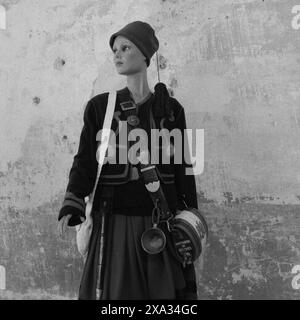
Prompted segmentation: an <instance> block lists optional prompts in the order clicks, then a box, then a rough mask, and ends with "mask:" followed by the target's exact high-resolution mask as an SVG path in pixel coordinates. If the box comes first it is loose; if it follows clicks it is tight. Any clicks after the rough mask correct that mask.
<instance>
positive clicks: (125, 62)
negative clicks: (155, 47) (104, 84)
mask: <svg viewBox="0 0 300 320" xmlns="http://www.w3.org/2000/svg"><path fill="white" fill-rule="evenodd" d="M112 50H113V53H114V63H115V66H116V68H117V72H118V73H119V74H123V75H129V74H134V73H137V72H141V71H143V70H144V69H146V68H147V64H146V60H145V59H146V58H145V56H144V55H143V54H142V52H141V51H140V50H139V48H138V47H137V46H136V45H135V44H134V43H133V42H131V41H130V40H129V39H127V38H125V37H123V36H117V37H116V39H115V41H114V44H113V49H112Z"/></svg>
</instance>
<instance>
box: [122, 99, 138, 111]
mask: <svg viewBox="0 0 300 320" xmlns="http://www.w3.org/2000/svg"><path fill="white" fill-rule="evenodd" d="M120 105H121V109H122V111H129V110H133V109H136V105H135V104H134V103H133V101H131V100H129V101H125V102H121V103H120Z"/></svg>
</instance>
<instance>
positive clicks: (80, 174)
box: [58, 87, 198, 226]
mask: <svg viewBox="0 0 300 320" xmlns="http://www.w3.org/2000/svg"><path fill="white" fill-rule="evenodd" d="M151 99H152V100H153V99H154V95H152V96H151V97H150V99H149V101H148V102H149V103H148V106H147V110H146V111H147V112H146V113H145V112H144V115H145V117H146V119H144V128H145V130H146V131H147V133H148V138H149V139H148V142H149V150H150V149H151V147H150V144H151V138H150V130H151V129H153V128H156V129H163V128H165V129H168V130H169V131H171V130H172V129H175V128H177V129H179V130H180V131H181V132H182V137H184V136H185V134H184V129H186V120H185V112H184V108H183V107H182V106H181V104H180V103H179V102H178V101H177V100H176V99H175V98H173V97H170V98H169V99H170V100H169V103H170V105H171V110H172V113H171V115H169V116H164V117H160V118H157V117H155V116H153V112H152V105H151V102H152V100H151ZM129 100H132V98H131V95H130V91H129V90H128V88H127V87H125V88H124V89H121V90H119V91H117V100H116V104H115V110H114V117H113V121H112V130H113V131H114V132H115V133H116V136H117V135H118V132H120V127H119V123H120V121H126V118H125V116H124V113H123V112H122V108H121V103H122V102H126V101H129ZM107 102H108V92H106V93H102V94H98V95H96V96H95V97H93V98H92V99H90V100H89V101H88V103H87V105H86V108H85V111H84V116H83V121H84V125H83V128H82V131H81V135H80V141H79V147H78V152H77V154H76V155H75V156H74V160H73V164H72V167H71V170H70V172H69V182H68V185H67V190H66V194H65V198H64V202H63V205H62V208H61V209H60V212H59V217H58V219H60V218H61V217H63V216H64V215H67V214H71V215H72V217H71V219H70V221H69V225H70V226H74V225H77V224H79V223H81V221H80V219H79V217H80V216H82V217H85V201H84V198H85V197H86V196H88V195H89V194H90V193H91V192H92V190H93V187H94V184H95V179H96V174H97V167H98V162H97V158H96V151H97V146H98V142H97V140H96V136H97V133H98V132H99V130H100V129H101V128H102V126H103V122H104V116H105V112H106V107H107ZM145 120H146V121H145ZM120 146H121V145H120V144H119V143H117V155H118V154H119V152H120V149H119V148H120ZM158 147H159V149H160V150H161V151H162V152H163V151H164V147H163V146H158ZM183 148H184V139H182V150H183ZM128 149H129V147H128ZM175 152H176V151H175ZM133 167H134V166H133V165H132V164H130V163H129V162H127V163H123V164H118V163H116V164H111V163H106V164H104V165H103V167H102V171H101V176H100V179H99V183H98V187H97V189H96V193H95V197H94V204H93V209H97V206H99V202H98V201H97V199H100V197H101V190H102V189H101V187H102V186H105V185H114V186H116V187H117V186H120V185H124V186H127V185H129V183H130V181H132V179H133V176H132V172H133ZM156 167H157V174H158V176H159V178H160V181H161V186H162V188H163V191H164V193H165V195H166V198H167V200H168V203H169V205H170V206H171V207H172V208H175V207H182V202H181V199H182V197H184V199H185V202H186V204H187V205H188V206H191V207H194V208H198V204H197V195H196V184H195V177H194V176H193V175H186V172H185V169H186V168H187V167H191V165H189V164H188V163H186V162H185V159H184V156H183V155H182V163H181V164H176V163H174V161H172V159H171V161H170V164H163V163H158V164H156ZM129 196H133V197H134V195H129Z"/></svg>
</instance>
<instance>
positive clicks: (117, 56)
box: [115, 50, 121, 58]
mask: <svg viewBox="0 0 300 320" xmlns="http://www.w3.org/2000/svg"><path fill="white" fill-rule="evenodd" d="M120 52H121V51H120V50H116V51H115V58H119V57H120Z"/></svg>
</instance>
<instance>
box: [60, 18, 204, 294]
mask: <svg viewBox="0 0 300 320" xmlns="http://www.w3.org/2000/svg"><path fill="white" fill-rule="evenodd" d="M109 43H110V47H111V49H112V51H113V55H114V63H115V66H116V70H117V72H118V74H120V75H124V76H126V80H127V86H126V87H125V88H123V89H121V90H119V91H117V100H116V105H115V111H114V117H113V121H112V130H113V131H114V132H115V133H116V136H117V138H119V139H120V140H121V136H120V135H122V136H123V135H124V132H125V135H126V134H127V133H128V132H129V131H130V129H133V128H135V127H136V128H142V129H144V130H145V132H146V133H147V136H148V144H149V149H148V150H150V149H151V146H150V144H151V129H153V128H156V129H162V128H165V129H168V130H170V131H171V130H172V129H174V128H178V129H179V130H181V132H182V133H183V130H184V129H185V128H186V121H185V113H184V109H183V107H182V106H181V105H180V103H179V102H178V101H177V100H176V99H175V98H173V97H170V96H169V94H168V91H167V89H166V87H165V85H164V84H162V83H158V84H157V85H156V86H155V91H154V92H152V91H151V90H150V88H149V85H148V80H147V68H148V66H149V64H150V59H151V57H152V56H153V54H154V53H155V52H156V51H157V50H158V47H159V42H158V40H157V38H156V36H155V32H154V30H153V29H152V27H151V26H150V25H149V24H147V23H145V22H141V21H135V22H132V23H129V24H128V25H126V26H125V27H124V28H122V29H121V30H119V31H118V32H116V33H114V34H113V35H112V36H111V38H110V42H109ZM107 101H108V93H107V92H106V93H102V94H99V95H96V96H95V97H93V98H92V99H90V100H89V102H88V103H87V106H86V109H85V112H84V126H83V129H82V132H81V136H80V143H79V149H78V153H77V154H76V155H75V157H74V162H73V165H72V168H71V170H70V174H69V183H68V186H67V191H66V196H65V200H64V203H63V205H62V208H61V210H60V213H59V217H58V219H59V228H60V233H61V235H62V234H63V233H64V232H65V230H66V226H75V225H78V224H80V223H81V222H82V221H84V219H85V202H84V198H85V197H86V196H88V195H89V194H90V192H91V191H92V189H93V186H94V183H95V179H96V173H97V159H96V150H97V141H96V135H97V132H98V131H99V130H100V129H101V128H102V125H103V121H104V116H105V111H106V107H107ZM128 106H131V107H132V106H133V107H134V108H128ZM121 121H122V122H123V124H122V125H123V127H122V126H121ZM125 122H126V124H127V125H128V128H129V129H128V128H127V130H128V131H124V123H125ZM121 132H122V134H121ZM123 138H124V136H123ZM125 138H126V137H125ZM120 140H118V142H117V148H116V149H117V150H116V153H117V154H118V155H119V154H121V153H122V152H123V151H124V149H125V148H124V143H123V145H122V142H120ZM128 140H130V139H125V140H124V139H123V141H126V143H128V145H127V146H126V147H127V148H128V149H130V147H131V146H132V145H133V142H132V141H128ZM172 147H173V145H172V144H169V148H165V147H160V152H162V153H163V152H167V153H168V155H170V157H171V158H172V155H173V156H174V149H173V148H172ZM128 149H127V150H128ZM179 149H180V148H179ZM122 150H123V151H122ZM172 152H173V154H172ZM175 152H176V147H175ZM160 159H161V158H160ZM182 160H183V161H182V164H174V163H172V162H170V164H164V163H158V164H157V165H156V170H157V175H158V177H159V179H160V185H161V188H162V190H163V193H164V195H165V198H166V200H167V202H168V206H169V209H170V211H171V212H172V214H176V209H178V208H179V209H180V208H183V205H182V201H181V199H182V198H183V197H184V198H185V199H184V200H185V202H186V203H187V205H189V206H191V207H194V208H198V205H197V196H196V185H195V178H194V176H193V175H186V171H185V169H186V168H187V166H188V164H187V163H186V162H185V161H184V157H183V155H182ZM154 207H155V204H154V202H153V199H152V198H151V196H150V195H149V192H148V190H147V188H146V187H145V181H144V180H143V177H142V173H141V170H140V167H139V164H133V163H131V162H130V161H127V162H126V163H115V164H113V163H109V161H108V162H107V163H106V164H104V166H103V168H102V171H101V176H100V179H99V183H98V187H97V190H96V193H95V198H94V203H93V211H92V216H93V232H92V236H91V240H90V245H89V252H88V257H87V259H86V261H85V266H84V270H83V275H82V280H81V286H80V290H79V299H103V300H105V299H109V300H112V299H116V300H120V299H197V286H196V277H195V269H194V264H193V263H188V264H183V263H181V262H180V261H178V259H176V257H175V256H174V254H173V253H172V252H173V251H172V250H173V247H172V245H171V241H170V237H169V235H168V231H167V229H164V227H162V229H163V230H164V231H165V234H166V238H167V243H166V246H165V247H164V249H163V250H162V251H161V252H159V253H157V254H149V253H147V252H146V251H145V250H144V249H143V246H142V244H141V237H142V235H143V233H144V232H145V230H147V229H149V228H151V227H152V226H153V221H152V214H153V208H154ZM100 213H102V214H104V215H105V224H104V225H105V227H104V228H105V229H104V241H103V242H104V247H103V255H102V261H101V265H102V268H101V272H99V264H100V262H99V259H100V258H99V256H100V253H99V252H100V249H99V247H100V239H101V237H100V233H101V219H100V217H101V214H100ZM99 292H100V293H101V294H100V295H99ZM97 293H98V294H97Z"/></svg>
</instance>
